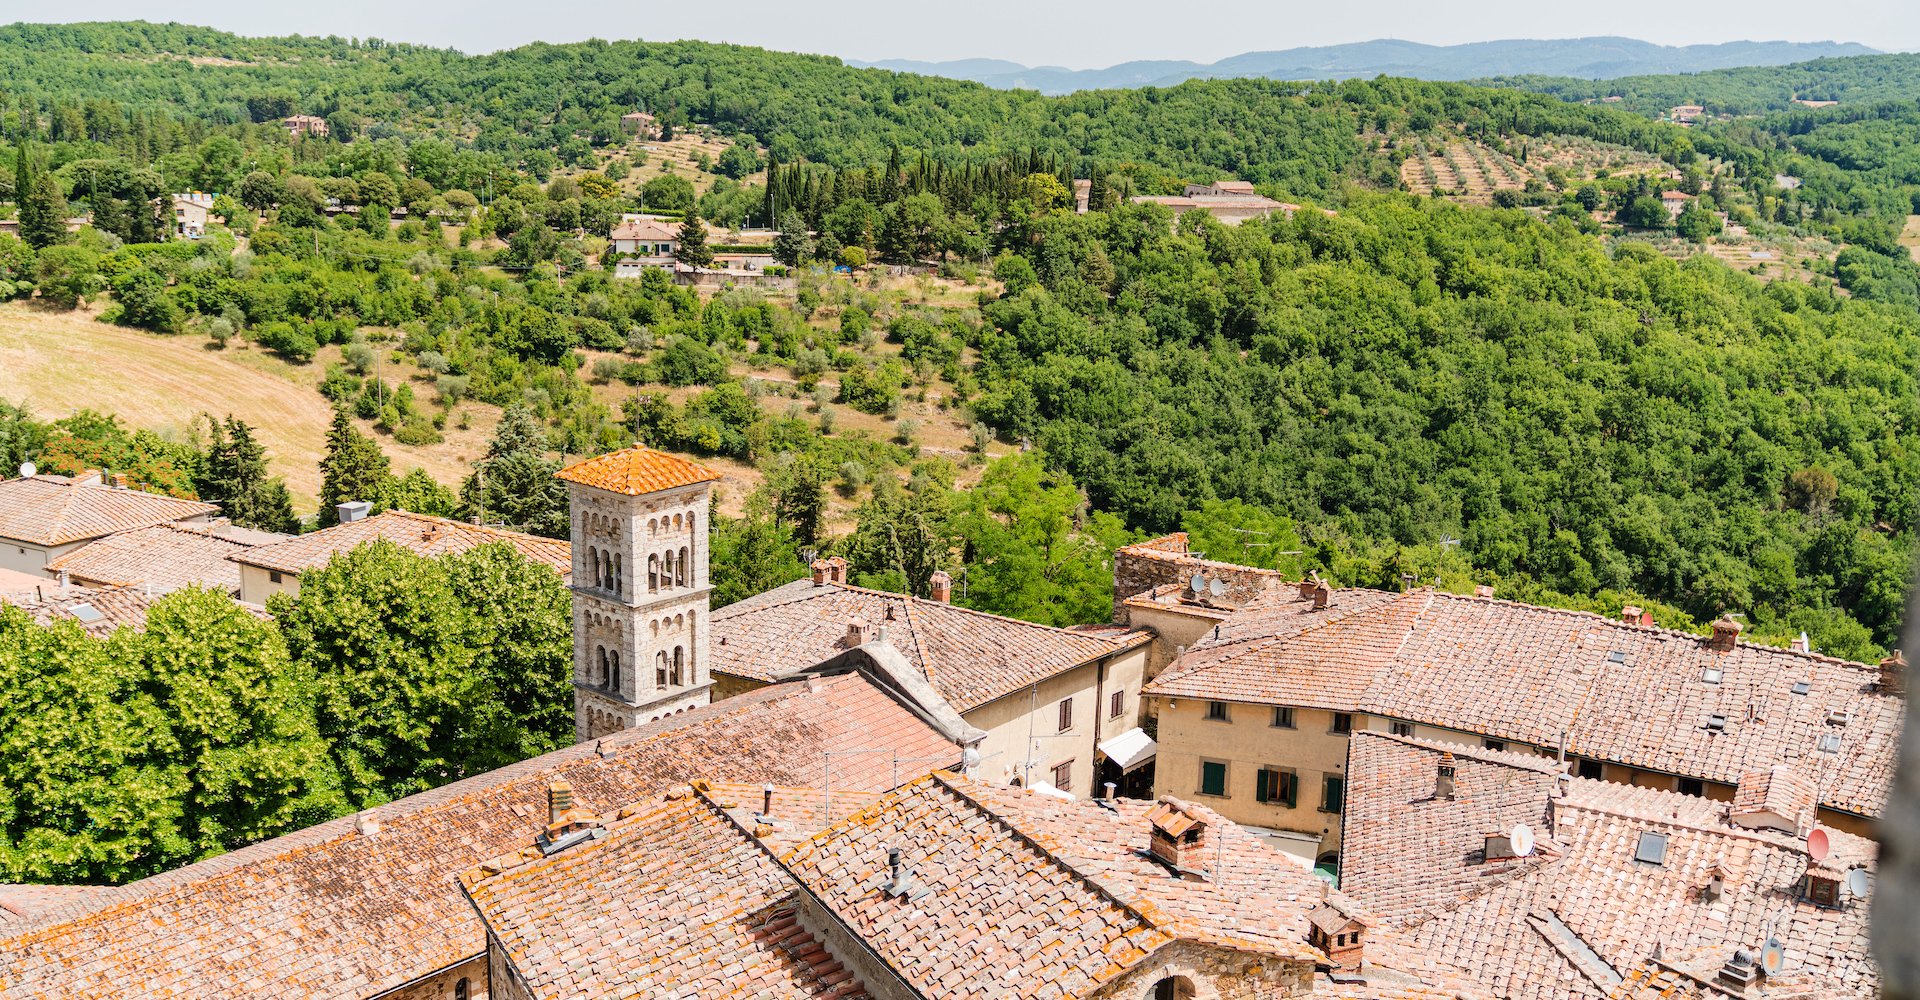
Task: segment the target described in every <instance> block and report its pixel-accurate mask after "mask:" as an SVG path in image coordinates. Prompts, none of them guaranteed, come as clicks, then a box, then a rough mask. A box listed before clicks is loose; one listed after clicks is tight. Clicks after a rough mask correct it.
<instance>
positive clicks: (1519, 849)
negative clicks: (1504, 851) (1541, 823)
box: [1507, 823, 1533, 858]
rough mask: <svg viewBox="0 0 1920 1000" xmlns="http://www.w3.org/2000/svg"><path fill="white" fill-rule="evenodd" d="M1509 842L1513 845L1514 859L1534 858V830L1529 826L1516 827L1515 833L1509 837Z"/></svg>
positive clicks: (1523, 824)
mask: <svg viewBox="0 0 1920 1000" xmlns="http://www.w3.org/2000/svg"><path fill="white" fill-rule="evenodd" d="M1507 842H1508V843H1510V844H1512V845H1513V856H1514V857H1516V858H1530V857H1533V828H1532V827H1530V826H1528V825H1527V824H1525V823H1521V824H1520V825H1518V826H1516V827H1514V828H1513V832H1512V833H1511V834H1509V835H1508V836H1507Z"/></svg>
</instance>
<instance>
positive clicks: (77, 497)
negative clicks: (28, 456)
mask: <svg viewBox="0 0 1920 1000" xmlns="http://www.w3.org/2000/svg"><path fill="white" fill-rule="evenodd" d="M219 509H220V508H218V507H216V506H214V505H213V504H210V503H201V502H200V501H198V500H181V499H179V498H178V497H170V496H162V495H160V494H158V493H143V492H141V491H139V490H127V489H116V488H114V487H111V486H95V485H86V486H83V485H80V484H78V483H75V482H73V481H72V480H70V479H68V478H67V477H65V476H44V475H43V476H29V477H26V478H23V479H7V480H0V538H13V539H18V540H20V541H23V542H28V543H31V544H34V545H65V544H66V543H68V542H78V541H83V540H85V539H89V538H99V537H100V536H102V535H111V534H113V533H114V532H116V531H128V530H131V529H133V528H144V527H146V526H147V525H150V524H161V523H164V522H167V521H184V520H187V519H189V518H196V517H206V516H207V515H209V514H213V513H215V512H217V511H218V510H219Z"/></svg>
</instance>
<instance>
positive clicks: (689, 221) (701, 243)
mask: <svg viewBox="0 0 1920 1000" xmlns="http://www.w3.org/2000/svg"><path fill="white" fill-rule="evenodd" d="M673 258H674V259H675V260H677V261H679V262H680V263H682V264H685V265H687V266H689V267H712V266H713V248H712V247H710V246H708V245H707V224H706V223H705V222H703V221H701V219H700V210H699V209H698V208H694V209H692V210H690V211H688V212H687V218H686V220H685V221H683V222H681V223H680V242H679V245H677V246H675V247H674V250H673Z"/></svg>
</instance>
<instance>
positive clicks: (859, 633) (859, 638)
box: [847, 616, 867, 649]
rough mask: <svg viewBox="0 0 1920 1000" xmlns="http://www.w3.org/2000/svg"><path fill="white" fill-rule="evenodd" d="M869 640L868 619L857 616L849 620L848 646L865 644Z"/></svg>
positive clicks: (849, 647)
mask: <svg viewBox="0 0 1920 1000" xmlns="http://www.w3.org/2000/svg"><path fill="white" fill-rule="evenodd" d="M866 641H867V620H866V619H865V618H861V617H859V616H855V617H853V618H851V619H848V621H847V648H848V649H852V648H853V647H855V646H860V645H865V644H866Z"/></svg>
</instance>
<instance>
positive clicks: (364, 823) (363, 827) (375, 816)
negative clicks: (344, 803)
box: [353, 809, 380, 837]
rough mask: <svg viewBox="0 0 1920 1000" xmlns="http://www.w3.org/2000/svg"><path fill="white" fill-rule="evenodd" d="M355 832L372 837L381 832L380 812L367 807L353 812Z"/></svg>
mask: <svg viewBox="0 0 1920 1000" xmlns="http://www.w3.org/2000/svg"><path fill="white" fill-rule="evenodd" d="M353 832H355V833H357V834H359V835H361V836H362V837H371V836H373V835H374V834H376V833H379V832H380V813H379V811H378V810H375V809H367V810H363V811H361V812H357V813H354V814H353Z"/></svg>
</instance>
